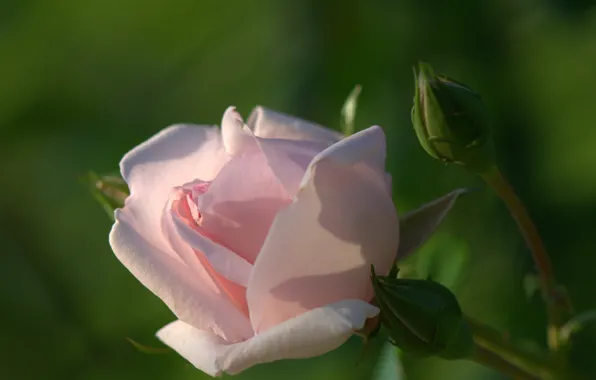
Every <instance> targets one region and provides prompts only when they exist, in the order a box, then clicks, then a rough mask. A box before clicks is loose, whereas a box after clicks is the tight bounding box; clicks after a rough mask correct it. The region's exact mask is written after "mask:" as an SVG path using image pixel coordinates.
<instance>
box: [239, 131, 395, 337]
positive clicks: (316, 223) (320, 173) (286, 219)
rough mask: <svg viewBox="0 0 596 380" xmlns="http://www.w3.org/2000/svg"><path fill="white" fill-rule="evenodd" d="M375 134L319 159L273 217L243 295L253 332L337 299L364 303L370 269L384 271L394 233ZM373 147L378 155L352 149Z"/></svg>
mask: <svg viewBox="0 0 596 380" xmlns="http://www.w3.org/2000/svg"><path fill="white" fill-rule="evenodd" d="M379 132H380V133H381V134H382V131H381V130H380V129H372V130H367V131H362V132H359V133H357V134H354V135H352V136H351V137H350V138H349V139H346V140H344V141H345V143H344V141H341V142H340V143H338V144H336V145H334V146H332V147H331V148H329V149H328V150H326V151H324V152H322V153H321V154H320V155H319V156H317V157H318V159H317V158H315V160H314V161H313V163H312V164H311V166H310V168H309V170H308V171H307V173H306V175H305V179H304V180H303V186H302V188H301V189H300V191H299V192H298V193H297V194H296V196H295V199H294V201H293V203H292V204H290V205H289V206H287V207H286V208H284V209H282V210H281V211H280V212H279V213H278V214H277V216H276V218H275V220H274V222H273V225H272V226H271V229H270V230H269V234H268V236H267V239H266V240H265V243H264V244H263V247H262V249H261V252H260V254H259V256H258V257H257V260H256V262H255V264H254V267H253V270H252V273H251V276H250V279H249V284H248V289H247V300H248V305H249V311H250V319H251V323H252V326H253V328H254V329H255V331H256V332H258V333H261V332H263V331H266V330H267V329H269V328H272V326H275V325H277V324H279V323H282V322H283V321H285V320H288V319H290V318H292V317H295V316H297V315H300V314H302V313H304V312H306V311H308V310H311V309H314V308H317V307H321V306H324V305H327V304H330V303H333V302H338V301H340V300H343V299H359V300H363V301H369V300H370V299H371V298H372V296H373V291H372V286H371V283H370V278H369V272H370V266H371V264H372V265H374V266H375V268H377V270H378V271H379V272H381V273H387V272H388V271H389V269H390V267H391V266H392V263H393V261H394V259H395V255H396V252H397V246H398V236H399V229H398V220H397V214H396V211H395V207H394V205H393V201H392V199H391V194H390V193H389V191H388V189H387V184H386V177H385V175H384V172H382V171H381V170H382V169H383V168H382V167H381V168H378V167H376V165H378V164H379V162H378V161H379V156H384V149H382V148H381V147H379V146H378V145H377V144H376V142H378V141H383V138H382V136H381V138H380V139H379V136H375V134H377V133H379ZM351 139H362V141H360V142H359V141H353V140H351ZM371 142H374V143H375V144H372V145H373V146H374V147H376V148H377V149H376V150H375V149H372V148H371V149H358V145H359V144H363V145H368V144H370V143H371ZM338 145H342V146H340V147H338ZM352 148H354V149H352ZM345 150H350V151H349V152H347V151H345ZM371 163H374V165H375V167H373V166H372V165H371Z"/></svg>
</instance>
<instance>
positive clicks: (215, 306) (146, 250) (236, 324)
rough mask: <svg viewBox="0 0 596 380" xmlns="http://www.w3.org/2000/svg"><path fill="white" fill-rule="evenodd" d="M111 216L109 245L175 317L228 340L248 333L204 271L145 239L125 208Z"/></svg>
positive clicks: (244, 320) (244, 321)
mask: <svg viewBox="0 0 596 380" xmlns="http://www.w3.org/2000/svg"><path fill="white" fill-rule="evenodd" d="M115 217H116V223H115V224H114V226H113V227H112V231H111V232H110V245H111V246H112V249H113V250H114V253H115V254H116V257H118V259H119V260H120V261H121V262H122V264H124V266H125V267H126V268H128V270H129V271H130V272H131V273H132V274H133V275H134V276H135V277H136V278H137V279H138V280H139V281H140V282H141V283H142V284H143V285H144V286H145V287H147V288H148V289H149V290H151V291H152V292H153V293H154V294H155V295H157V296H158V297H159V298H161V300H162V301H163V302H164V303H165V304H166V305H168V307H169V308H170V309H171V310H172V311H173V312H174V314H176V316H177V317H178V318H180V319H181V320H183V321H185V322H186V323H188V324H190V325H192V326H195V327H196V328H199V329H203V330H207V331H212V332H213V333H214V334H217V335H219V336H221V337H224V338H225V339H226V340H227V341H230V342H234V341H239V340H243V339H247V338H248V337H250V336H252V334H253V332H252V328H251V326H250V322H249V320H248V318H247V317H246V316H245V315H244V314H243V313H241V312H240V311H239V310H237V309H236V308H235V307H234V306H233V305H232V304H231V303H230V302H228V301H226V300H225V298H224V297H222V296H221V295H219V294H217V288H216V287H215V286H214V284H213V282H212V281H211V280H210V278H209V276H208V275H207V273H205V272H204V271H196V270H192V269H190V268H189V267H188V266H186V265H185V264H184V263H183V262H182V261H181V260H180V259H179V258H178V257H172V256H170V255H168V254H167V253H165V252H164V251H163V250H162V249H161V248H160V247H158V246H156V245H154V244H152V243H151V242H149V241H148V240H147V239H146V238H145V236H144V235H142V234H141V233H140V232H139V231H138V230H137V228H136V227H137V226H138V225H139V221H137V220H135V219H134V218H133V217H132V216H131V215H129V214H128V210H127V209H123V210H116V213H115Z"/></svg>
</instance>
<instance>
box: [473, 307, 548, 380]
mask: <svg viewBox="0 0 596 380" xmlns="http://www.w3.org/2000/svg"><path fill="white" fill-rule="evenodd" d="M466 321H467V322H468V324H469V326H470V328H471V329H472V332H473V334H474V343H475V344H476V346H479V347H482V348H484V349H485V350H487V351H490V352H493V353H495V354H496V355H498V356H499V357H501V359H502V360H504V361H507V362H509V363H510V364H511V365H513V366H516V367H519V368H522V369H524V370H525V371H527V372H528V373H530V374H533V375H534V376H537V378H539V379H542V378H545V377H546V378H549V379H550V378H553V373H556V372H558V371H559V370H558V368H555V367H554V365H555V363H554V362H553V361H551V360H549V355H548V354H547V353H542V354H540V353H536V352H533V351H532V352H529V351H527V350H523V349H521V348H520V347H519V346H517V345H515V344H512V343H511V342H510V341H509V339H508V338H507V337H505V336H504V334H502V333H501V332H500V331H498V330H496V329H494V328H492V327H490V326H488V325H485V324H483V323H481V322H478V321H476V320H474V319H472V318H469V317H467V318H466ZM497 369H498V368H497ZM554 378H557V377H554Z"/></svg>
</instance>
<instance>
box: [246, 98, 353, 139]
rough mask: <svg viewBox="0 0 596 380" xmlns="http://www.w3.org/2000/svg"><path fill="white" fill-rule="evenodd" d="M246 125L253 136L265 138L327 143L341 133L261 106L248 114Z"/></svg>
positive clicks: (338, 137)
mask: <svg viewBox="0 0 596 380" xmlns="http://www.w3.org/2000/svg"><path fill="white" fill-rule="evenodd" d="M248 126H249V128H250V129H252V131H253V133H254V134H255V136H258V137H265V138H279V139H289V140H310V141H319V142H324V143H329V144H333V143H335V142H337V141H339V140H341V138H342V135H341V134H339V133H337V132H335V131H332V130H330V129H327V128H325V127H322V126H320V125H317V124H314V123H311V122H308V121H305V120H302V119H299V118H297V117H294V116H289V115H284V114H282V113H279V112H275V111H272V110H270V109H267V108H265V107H261V106H258V107H256V108H255V109H254V110H253V111H252V113H251V114H250V117H249V118H248Z"/></svg>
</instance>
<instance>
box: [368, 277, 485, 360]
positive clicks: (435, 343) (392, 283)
mask: <svg viewBox="0 0 596 380" xmlns="http://www.w3.org/2000/svg"><path fill="white" fill-rule="evenodd" d="M371 278H372V283H373V288H374V291H375V297H376V300H377V304H378V305H379V308H380V309H381V313H380V315H381V323H382V324H383V325H384V326H385V327H386V328H387V329H388V330H389V336H390V340H391V343H392V344H394V345H395V346H397V347H399V348H400V349H401V350H402V351H404V352H407V353H411V354H414V355H416V356H421V357H426V356H440V357H442V358H445V359H461V358H466V357H469V356H470V355H471V354H472V353H473V348H474V342H473V339H472V332H471V330H470V327H469V326H468V324H467V322H466V321H465V320H464V318H463V316H462V311H461V308H460V306H459V303H458V302H457V299H456V298H455V296H454V295H453V293H451V291H450V290H449V289H447V288H446V287H445V286H443V285H441V284H439V283H437V282H434V281H431V280H418V279H402V278H395V277H386V276H377V275H376V274H375V272H374V268H373V270H372V275H371Z"/></svg>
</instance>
